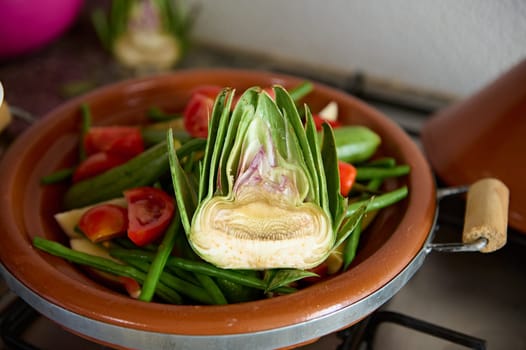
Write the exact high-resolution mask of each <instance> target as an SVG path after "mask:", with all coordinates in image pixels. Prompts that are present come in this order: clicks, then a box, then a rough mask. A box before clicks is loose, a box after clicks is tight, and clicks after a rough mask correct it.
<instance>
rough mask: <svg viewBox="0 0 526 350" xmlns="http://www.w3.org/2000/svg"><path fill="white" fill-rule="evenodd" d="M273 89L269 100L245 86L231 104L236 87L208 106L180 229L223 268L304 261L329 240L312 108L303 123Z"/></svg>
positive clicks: (302, 264) (301, 265)
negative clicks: (193, 187)
mask: <svg viewBox="0 0 526 350" xmlns="http://www.w3.org/2000/svg"><path fill="white" fill-rule="evenodd" d="M274 92H275V96H276V97H275V100H274V99H272V98H271V97H270V96H269V95H268V94H267V93H266V92H264V91H262V90H261V89H260V88H257V87H254V88H251V89H248V90H247V91H245V93H244V94H243V95H242V96H241V97H240V98H239V100H238V101H237V103H236V106H235V108H234V109H233V110H232V108H231V104H232V101H233V95H234V92H233V91H224V92H223V94H222V95H221V96H220V97H218V99H217V100H216V103H215V105H214V109H213V111H212V117H211V121H210V124H209V138H208V141H207V142H208V144H207V149H206V152H205V157H204V160H203V164H202V167H201V173H200V181H199V195H198V196H197V203H196V208H195V211H194V212H193V213H192V214H190V215H189V218H190V217H191V223H189V227H186V228H185V230H186V233H187V237H188V242H189V243H190V245H191V246H192V248H193V249H194V250H195V252H196V253H197V254H198V255H199V256H200V257H201V258H203V259H204V260H206V261H208V262H210V263H212V264H214V265H216V266H218V267H221V268H231V269H273V268H297V269H308V268H311V267H314V266H317V265H319V264H320V263H321V262H323V261H324V260H325V259H326V258H327V256H328V255H329V253H330V251H331V250H332V248H333V247H334V244H335V240H336V234H335V230H334V227H333V222H334V216H333V215H332V213H331V210H330V207H329V200H328V194H327V188H332V187H331V186H329V187H327V183H326V176H325V171H324V166H323V161H322V157H321V151H320V145H319V141H318V138H317V136H316V131H315V128H314V126H313V125H314V124H313V122H312V115H311V114H310V111H309V110H308V108H306V113H305V114H306V118H307V122H306V123H304V122H303V121H302V120H301V118H300V115H299V112H298V110H297V108H296V106H295V104H294V102H293V100H292V99H291V97H290V95H289V94H288V92H287V91H286V90H285V89H283V88H281V87H274ZM329 136H330V137H332V136H333V135H332V133H331V134H330V135H329ZM332 152H334V153H335V152H336V151H335V149H333V150H332ZM189 221H190V220H189Z"/></svg>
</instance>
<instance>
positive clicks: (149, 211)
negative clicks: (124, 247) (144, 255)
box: [124, 187, 175, 246]
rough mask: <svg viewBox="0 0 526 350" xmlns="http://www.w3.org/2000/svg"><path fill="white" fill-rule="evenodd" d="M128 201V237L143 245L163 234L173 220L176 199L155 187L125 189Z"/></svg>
mask: <svg viewBox="0 0 526 350" xmlns="http://www.w3.org/2000/svg"><path fill="white" fill-rule="evenodd" d="M124 197H125V198H126V201H127V202H128V238H129V239H130V240H132V242H134V243H135V244H136V245H138V246H143V245H146V244H148V243H151V242H153V241H155V240H156V239H157V238H159V237H160V236H162V234H163V233H164V231H165V230H166V228H167V227H168V225H169V224H170V221H171V220H172V217H173V214H174V210H175V205H174V200H173V198H172V197H170V196H169V195H168V194H166V193H165V192H164V191H162V190H159V189H157V188H153V187H137V188H133V189H130V190H127V191H124Z"/></svg>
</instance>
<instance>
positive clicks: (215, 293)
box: [195, 273, 228, 305]
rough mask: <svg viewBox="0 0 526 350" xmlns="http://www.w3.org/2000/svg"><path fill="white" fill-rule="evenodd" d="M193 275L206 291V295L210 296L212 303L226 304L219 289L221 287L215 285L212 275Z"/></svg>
mask: <svg viewBox="0 0 526 350" xmlns="http://www.w3.org/2000/svg"><path fill="white" fill-rule="evenodd" d="M195 277H197V279H198V280H199V282H200V283H201V285H202V286H203V287H204V288H205V289H206V291H207V292H208V295H210V297H211V298H212V300H213V301H214V304H218V305H226V304H228V301H227V300H226V298H225V295H224V294H223V292H222V291H221V289H220V288H219V287H218V286H217V284H216V283H215V282H214V280H213V279H212V277H210V276H207V275H202V274H200V273H196V274H195Z"/></svg>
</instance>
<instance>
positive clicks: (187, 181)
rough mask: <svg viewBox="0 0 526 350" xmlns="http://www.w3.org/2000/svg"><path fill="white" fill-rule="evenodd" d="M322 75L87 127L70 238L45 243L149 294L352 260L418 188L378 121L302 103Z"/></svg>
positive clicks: (216, 90)
mask: <svg viewBox="0 0 526 350" xmlns="http://www.w3.org/2000/svg"><path fill="white" fill-rule="evenodd" d="M121 5H122V4H121ZM119 6H120V5H119ZM312 88H313V86H312V84H311V83H308V82H305V83H302V84H299V85H298V86H297V87H296V88H294V89H292V90H291V91H290V93H289V92H287V91H286V90H285V89H283V88H282V87H280V86H274V87H269V86H266V87H263V88H260V87H252V88H250V89H248V90H246V91H244V92H243V93H242V94H241V95H236V93H235V91H234V90H232V89H228V88H225V89H223V88H221V87H218V86H202V87H200V88H198V89H195V90H194V91H193V92H192V93H191V96H190V99H189V101H187V104H186V106H185V108H184V110H182V111H180V112H181V114H180V115H181V116H182V118H179V117H177V115H178V114H179V111H170V115H165V114H164V112H163V111H161V110H160V109H158V108H156V109H150V110H148V111H147V113H148V114H152V113H154V114H155V117H154V119H155V120H156V121H157V120H163V121H162V122H160V123H159V122H157V123H155V124H150V125H141V126H140V128H139V127H129V126H89V127H87V128H82V130H83V131H82V135H83V137H82V142H81V145H80V146H81V150H82V153H83V154H85V156H86V158H85V159H82V158H81V159H79V164H78V166H76V167H74V170H75V172H74V174H73V178H72V182H73V185H72V186H71V187H70V188H69V189H68V190H67V192H66V194H65V197H64V207H65V208H66V209H69V210H67V211H65V212H62V213H58V214H56V215H55V218H56V220H57V222H58V223H59V224H60V225H61V227H62V228H63V230H64V232H65V233H66V234H67V235H68V236H70V237H71V239H70V246H71V247H72V248H73V249H69V248H67V247H65V246H63V245H61V244H59V243H57V242H51V241H48V240H45V239H42V238H40V237H36V238H35V239H34V242H33V243H34V245H35V247H37V248H39V249H41V250H43V251H46V252H48V253H50V254H54V255H57V256H59V257H62V258H64V259H67V260H69V261H71V262H74V263H77V264H81V265H84V266H85V267H86V269H87V270H89V271H90V273H91V274H93V275H97V276H99V277H101V278H103V279H105V280H106V281H109V282H113V283H117V286H119V289H121V290H126V291H127V293H128V294H129V295H130V296H131V297H133V298H137V299H139V300H142V301H145V302H148V301H153V300H158V299H162V300H164V301H166V302H170V303H182V302H185V303H198V304H219V305H221V304H226V303H235V302H244V301H249V300H255V299H258V298H262V297H269V296H274V295H279V294H286V293H292V292H295V291H296V287H299V288H301V287H304V286H306V285H309V284H312V283H318V282H319V281H322V280H325V279H328V278H331V277H332V275H334V274H336V273H339V272H341V271H345V270H346V269H349V268H352V264H351V263H352V261H353V259H354V257H355V256H356V254H357V252H358V251H359V241H360V235H361V234H362V232H363V231H364V230H365V229H366V228H367V226H368V224H369V223H370V222H371V220H373V219H374V217H375V215H376V213H378V211H379V210H380V209H382V208H385V207H387V206H389V205H392V204H394V203H396V202H398V201H400V200H402V199H404V198H405V197H406V196H407V194H408V188H407V187H406V186H402V187H400V188H397V189H394V190H392V191H390V192H385V190H383V189H382V187H381V185H382V183H383V182H384V179H386V178H392V177H399V176H404V175H406V174H408V173H409V171H410V168H409V166H408V165H405V164H397V162H396V159H395V158H391V157H385V156H384V157H382V156H383V155H380V154H379V152H378V153H377V150H378V147H379V145H380V143H381V140H380V137H379V135H377V134H376V133H375V132H374V131H373V130H371V129H369V128H367V127H365V126H359V125H353V126H342V125H341V124H340V123H339V121H338V118H337V110H338V108H337V107H338V106H337V104H336V103H335V102H330V103H329V104H328V105H327V107H326V108H324V109H323V110H322V111H318V114H315V115H314V116H313V115H312V113H311V111H310V109H309V108H308V106H306V105H305V106H304V108H302V109H299V107H298V101H299V100H301V99H302V98H304V97H305V96H306V95H307V94H308V93H309V92H310V91H311V90H312ZM171 116H176V117H175V119H171ZM168 118H170V119H169V120H167V119H168ZM84 119H86V118H84ZM84 124H85V125H87V124H86V123H84ZM174 135H177V137H178V138H177V139H175V138H174ZM97 160H98V163H97ZM105 162H107V163H109V164H104V163H105ZM79 174H80V175H79ZM50 178H51V180H47V181H46V182H45V183H53V182H55V181H65V180H67V179H68V178H69V177H68V176H67V173H66V175H64V176H60V177H59V180H54V178H53V177H50ZM42 183H44V179H42ZM172 189H173V192H172ZM123 195H124V197H125V198H121V197H122V196H123ZM176 204H177V208H176ZM80 232H82V234H83V235H81V234H79V233H80ZM364 233H365V232H364ZM114 236H117V237H114ZM87 238H88V239H87ZM94 242H100V243H99V244H96V243H94ZM183 297H184V299H183Z"/></svg>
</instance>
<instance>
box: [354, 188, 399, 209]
mask: <svg viewBox="0 0 526 350" xmlns="http://www.w3.org/2000/svg"><path fill="white" fill-rule="evenodd" d="M407 194H408V189H407V186H402V187H400V188H397V189H396V190H393V191H390V192H387V193H384V194H381V195H379V196H375V197H373V198H372V199H369V198H368V199H364V200H360V201H357V202H354V203H351V204H349V206H348V207H347V214H346V215H351V214H352V213H354V212H355V211H356V210H358V209H359V208H360V207H361V206H362V205H364V204H367V203H368V204H367V208H366V209H365V212H370V211H373V210H378V209H383V208H385V207H388V206H390V205H392V204H394V203H396V202H398V201H400V200H402V199H404V198H405V197H407Z"/></svg>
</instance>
